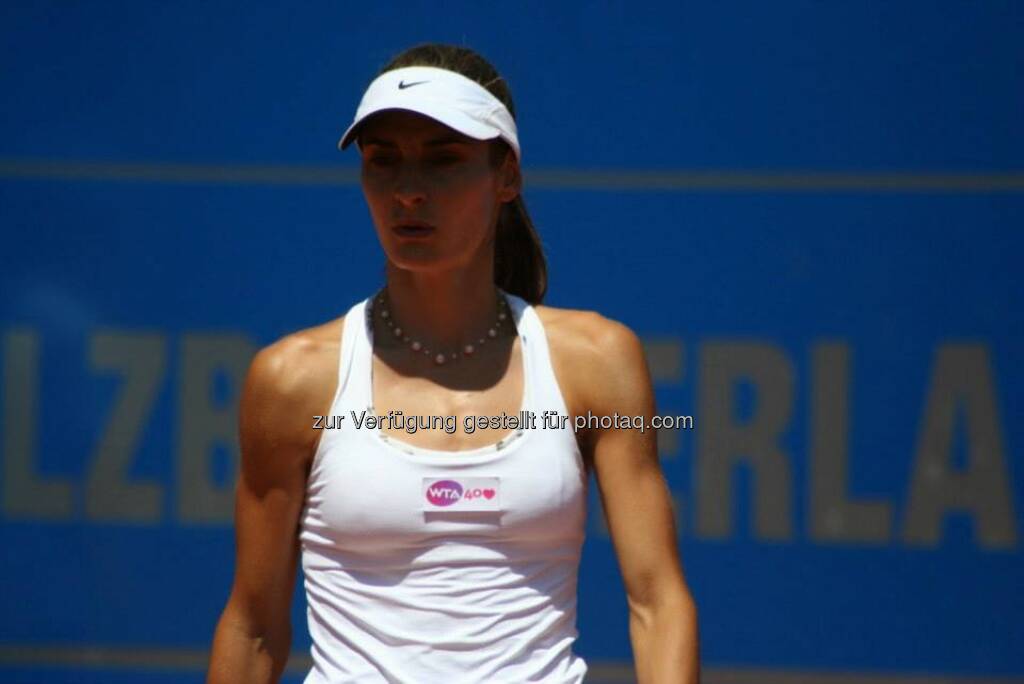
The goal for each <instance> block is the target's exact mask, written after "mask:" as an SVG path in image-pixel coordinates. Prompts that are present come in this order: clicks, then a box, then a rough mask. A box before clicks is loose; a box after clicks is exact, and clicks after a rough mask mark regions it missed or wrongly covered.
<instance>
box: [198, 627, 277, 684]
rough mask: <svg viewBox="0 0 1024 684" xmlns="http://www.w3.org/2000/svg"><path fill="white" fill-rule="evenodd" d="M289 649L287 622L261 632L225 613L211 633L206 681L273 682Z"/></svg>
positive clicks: (222, 683)
mask: <svg viewBox="0 0 1024 684" xmlns="http://www.w3.org/2000/svg"><path fill="white" fill-rule="evenodd" d="M290 649H291V628H290V626H285V627H284V628H283V629H279V630H277V633H276V634H275V633H269V632H262V631H261V630H256V629H252V628H251V627H249V626H247V625H245V624H244V623H243V622H240V621H238V620H233V619H232V617H231V616H230V615H229V614H225V615H224V616H222V617H221V619H220V622H218V623H217V630H216V632H215V633H214V637H213V647H212V649H211V652H210V668H209V671H208V672H207V676H206V684H276V682H277V681H278V680H279V679H280V678H281V674H282V673H283V672H284V667H285V664H286V663H287V661H288V654H289V651H290Z"/></svg>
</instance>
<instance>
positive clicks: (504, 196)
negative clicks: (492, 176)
mask: <svg viewBox="0 0 1024 684" xmlns="http://www.w3.org/2000/svg"><path fill="white" fill-rule="evenodd" d="M522 189H523V175H522V172H521V171H520V169H519V160H518V159H516V155H515V153H514V152H513V151H512V150H511V149H509V150H508V153H507V154H506V155H505V159H504V161H502V162H501V167H500V168H499V169H498V201H500V202H502V203H505V202H511V201H512V200H514V199H515V198H516V197H518V196H519V193H520V192H521V191H522Z"/></svg>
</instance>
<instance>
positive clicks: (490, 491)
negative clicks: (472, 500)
mask: <svg viewBox="0 0 1024 684" xmlns="http://www.w3.org/2000/svg"><path fill="white" fill-rule="evenodd" d="M484 496H485V497H487V498H488V499H493V498H494V490H493V489H485V490H484Z"/></svg>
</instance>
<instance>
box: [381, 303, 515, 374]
mask: <svg viewBox="0 0 1024 684" xmlns="http://www.w3.org/2000/svg"><path fill="white" fill-rule="evenodd" d="M386 292H387V288H386V287H382V288H381V290H380V292H378V293H377V296H376V297H374V300H375V301H371V303H370V305H369V306H368V307H367V308H366V316H367V319H368V321H369V323H370V325H371V326H372V325H373V318H372V316H373V311H374V309H377V310H379V311H380V318H381V320H383V321H384V324H385V325H387V327H388V329H389V330H391V334H392V335H394V336H395V339H397V340H401V341H402V342H404V343H405V346H406V347H408V348H409V350H410V351H412V352H413V353H414V354H423V355H424V356H430V355H431V353H432V352H431V351H430V350H429V349H427V348H426V347H424V346H423V343H421V342H420V341H419V340H415V339H413V338H411V337H409V336H408V335H407V334H405V331H404V330H403V329H402V326H400V325H399V324H398V323H397V322H395V319H394V317H393V316H392V315H391V311H390V310H389V309H388V306H387V299H386V297H385V293H386ZM497 302H498V318H497V320H495V322H494V325H492V326H491V327H490V328H488V329H487V333H486V334H485V335H484V336H481V337H479V338H477V344H473V343H472V342H469V343H466V344H464V345H462V349H461V350H460V351H457V352H454V351H453V352H448V353H447V354H445V353H444V352H433V353H434V363H435V364H437V365H438V366H441V365H444V364H445V363H446V362H447V361H449V360H451V361H458V360H459V359H462V358H465V357H467V356H472V355H473V354H474V353H475V352H476V350H477V345H479V346H481V347H482V346H483V345H484V344H486V343H487V340H488V339H491V340H493V339H495V338H497V337H498V331H499V330H500V328H501V326H502V323H504V322H505V321H506V320H507V319H508V313H507V310H508V303H507V302H506V301H505V298H504V297H502V296H501V292H500V291H499V293H498V298H497Z"/></svg>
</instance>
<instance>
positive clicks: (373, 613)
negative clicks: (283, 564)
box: [299, 292, 587, 684]
mask: <svg viewBox="0 0 1024 684" xmlns="http://www.w3.org/2000/svg"><path fill="white" fill-rule="evenodd" d="M502 294H504V295H505V297H506V299H507V301H508V303H509V309H510V311H511V313H512V318H513V320H514V321H515V324H516V329H517V331H518V334H519V339H520V343H521V349H522V353H523V373H524V376H523V379H524V383H523V384H524V391H523V401H522V410H523V411H527V412H531V411H532V412H533V414H534V415H535V416H536V423H535V426H534V427H533V428H530V427H529V426H524V427H522V428H520V429H518V430H516V431H514V432H511V433H509V432H508V431H509V427H508V426H506V427H505V428H504V429H501V428H499V429H497V430H494V432H495V434H496V435H498V434H503V435H504V434H506V433H508V434H507V436H505V437H504V438H503V439H501V440H500V441H498V442H496V443H493V444H490V445H488V446H484V447H480V448H476V449H470V450H463V451H444V450H434V449H425V448H422V447H417V446H413V445H411V444H408V443H406V442H404V441H401V440H398V439H395V438H394V437H391V436H388V435H386V434H385V433H383V432H382V431H380V430H377V429H371V428H369V427H367V425H365V424H364V425H363V426H362V427H360V428H357V427H356V426H355V424H354V423H353V415H352V413H351V412H354V413H355V415H356V417H359V416H360V414H362V412H363V411H366V414H367V415H371V414H372V406H373V398H372V387H373V385H372V378H371V373H372V364H371V361H372V355H373V339H372V338H373V331H372V326H370V325H369V324H368V323H369V322H368V320H367V318H366V312H367V302H368V301H369V299H367V300H364V301H361V302H358V303H357V304H355V305H354V306H353V307H352V308H351V309H350V310H349V312H348V314H347V316H346V317H345V321H344V325H343V332H342V338H341V358H340V362H339V367H338V387H337V391H336V393H335V395H334V399H333V401H332V404H331V410H330V412H329V416H328V418H327V419H325V422H324V425H330V424H332V423H333V424H334V425H336V427H335V428H333V429H325V430H324V432H323V434H322V435H321V439H320V443H319V447H318V448H317V451H316V454H315V455H314V457H313V463H312V467H311V470H310V474H309V480H308V484H307V487H306V501H305V505H304V508H303V512H302V517H301V529H300V534H299V538H300V541H301V546H302V569H303V572H304V574H305V589H306V600H307V605H308V608H307V613H306V615H307V619H308V622H309V632H310V635H311V636H312V640H313V643H312V656H313V667H312V670H311V671H310V672H309V674H308V676H307V677H306V679H305V684H322V683H324V682H331V683H332V684H334V683H337V684H341V683H346V684H354V683H366V684H369V683H371V682H373V683H378V682H391V683H394V684H440V683H444V684H479V683H482V682H488V683H495V684H498V683H502V682H505V683H509V684H512V683H515V684H522V683H523V682H546V683H548V682H549V683H551V684H570V683H571V684H578V683H579V682H581V681H583V677H584V675H585V673H586V671H587V664H586V662H585V661H584V660H583V659H582V658H581V657H579V656H578V655H577V654H576V653H574V651H573V643H574V642H575V640H576V637H577V634H578V632H577V628H576V598H577V594H576V581H577V571H578V568H579V559H580V550H581V547H582V544H583V538H584V522H585V518H586V501H587V492H586V488H587V476H586V472H585V470H584V466H583V460H582V458H581V455H580V451H579V448H578V447H577V443H576V438H575V434H574V432H573V428H572V420H571V418H570V420H569V421H568V423H567V425H566V426H565V427H564V428H557V427H549V428H545V427H544V423H543V421H542V415H543V412H544V411H545V410H550V411H557V413H558V415H560V416H566V415H568V412H567V409H566V404H565V401H564V399H563V397H562V393H561V391H560V390H559V387H558V382H557V380H556V379H555V374H554V370H553V368H552V365H551V358H550V355H549V352H548V345H547V340H546V337H545V333H544V328H543V326H542V324H541V321H540V318H539V317H538V316H537V313H536V312H535V311H534V310H533V308H532V307H531V306H530V305H529V304H528V303H527V302H525V301H524V300H523V299H521V298H519V297H517V296H515V295H511V294H509V293H505V292H503V293H502ZM525 415H527V416H528V415H529V414H525ZM336 416H344V418H342V419H338V418H336ZM457 420H458V419H457ZM550 424H551V425H553V426H554V425H556V423H554V421H552V423H550ZM392 427H394V428H399V426H397V425H393V426H392ZM456 429H459V430H462V429H463V426H462V424H461V422H457V423H456Z"/></svg>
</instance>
